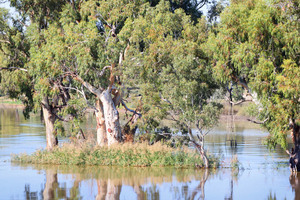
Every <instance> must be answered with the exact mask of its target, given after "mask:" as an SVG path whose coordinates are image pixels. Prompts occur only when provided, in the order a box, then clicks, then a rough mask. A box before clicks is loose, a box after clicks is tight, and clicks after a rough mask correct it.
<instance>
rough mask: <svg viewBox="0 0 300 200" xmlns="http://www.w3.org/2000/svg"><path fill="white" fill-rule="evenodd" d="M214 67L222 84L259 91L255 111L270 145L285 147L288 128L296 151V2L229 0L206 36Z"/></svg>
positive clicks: (298, 44)
mask: <svg viewBox="0 0 300 200" xmlns="http://www.w3.org/2000/svg"><path fill="white" fill-rule="evenodd" d="M210 44H211V51H212V54H213V57H214V71H215V75H216V76H218V78H219V80H221V81H222V82H224V83H226V82H231V81H232V82H236V83H240V84H242V85H244V86H245V87H246V88H247V89H248V90H249V91H250V93H252V94H253V93H256V94H257V100H258V101H257V108H256V109H255V110H256V114H257V116H258V119H260V120H261V122H260V123H262V124H263V126H264V127H266V128H267V129H268V131H269V132H270V137H269V138H268V142H269V144H272V145H276V144H278V143H279V144H280V145H281V146H282V147H283V148H286V147H287V146H286V136H287V131H288V130H290V128H292V131H291V135H292V138H293V142H294V145H295V148H296V151H297V152H298V151H299V142H300V140H299V139H300V133H299V117H300V116H299V113H300V110H299V108H300V106H299V98H300V93H299V89H298V88H299V75H300V74H299V72H300V71H299V52H300V51H299V48H300V37H299V2H298V1H294V0H288V1H281V0H274V1H265V0H255V1H252V0H251V1H250V0H249V1H239V0H235V1H231V3H230V6H228V7H227V8H226V9H225V11H224V12H223V13H222V15H221V22H220V24H219V27H218V29H217V34H214V35H212V36H211V37H210Z"/></svg>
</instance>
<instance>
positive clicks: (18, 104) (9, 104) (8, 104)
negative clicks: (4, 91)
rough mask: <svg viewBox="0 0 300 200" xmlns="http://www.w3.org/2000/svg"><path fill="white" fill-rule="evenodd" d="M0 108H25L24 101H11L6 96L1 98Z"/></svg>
mask: <svg viewBox="0 0 300 200" xmlns="http://www.w3.org/2000/svg"><path fill="white" fill-rule="evenodd" d="M0 108H24V105H23V104H22V101H20V100H16V99H10V98H8V97H6V96H3V97H0Z"/></svg>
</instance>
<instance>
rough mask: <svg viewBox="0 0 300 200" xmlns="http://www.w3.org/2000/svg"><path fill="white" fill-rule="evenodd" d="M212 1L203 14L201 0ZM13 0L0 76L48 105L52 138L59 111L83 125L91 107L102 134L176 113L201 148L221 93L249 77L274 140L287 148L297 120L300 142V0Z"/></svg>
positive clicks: (3, 25) (13, 90) (5, 18)
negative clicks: (13, 11) (122, 121)
mask: <svg viewBox="0 0 300 200" xmlns="http://www.w3.org/2000/svg"><path fill="white" fill-rule="evenodd" d="M209 3H212V4H211V5H212V6H211V9H210V10H209V12H208V13H209V16H207V19H208V20H206V19H205V17H204V16H202V12H201V11H200V8H201V7H203V6H204V5H206V4H209ZM10 5H11V6H12V7H14V8H15V9H16V11H17V13H18V15H15V16H10V15H9V14H8V11H7V10H5V9H3V8H2V9H1V10H0V15H1V17H0V31H1V32H0V37H1V38H0V50H1V57H0V58H1V64H0V65H1V66H0V69H1V70H0V78H1V79H0V81H1V84H0V85H1V86H0V87H1V90H2V91H3V92H5V93H7V94H9V95H10V96H11V97H13V98H19V99H21V100H22V101H23V102H24V104H25V106H26V109H25V112H24V113H25V114H26V115H28V113H29V112H30V111H32V110H35V111H39V110H42V113H43V117H44V121H45V124H46V136H47V148H48V149H52V148H53V147H54V146H55V145H57V134H58V133H62V132H63V125H62V122H69V123H70V124H72V125H71V129H72V131H73V132H80V131H81V130H80V126H79V125H80V120H81V119H82V116H83V114H84V112H85V110H86V109H87V108H92V109H94V111H95V117H96V121H97V142H98V144H99V145H107V144H108V145H111V144H114V143H119V142H122V141H124V140H125V141H131V140H132V138H133V137H134V132H135V130H136V129H137V127H139V129H140V131H141V132H151V131H155V130H157V128H158V127H159V126H160V123H161V121H162V120H163V119H169V120H172V121H174V122H175V124H176V128H177V129H178V130H180V131H181V132H183V133H188V135H189V136H190V140H191V141H193V142H194V144H195V145H196V147H197V149H198V150H199V152H200V153H201V155H203V156H204V157H203V158H204V159H205V151H204V148H203V145H204V137H205V135H206V134H207V130H209V129H210V128H211V127H213V126H214V125H215V124H216V123H217V121H218V117H219V114H220V110H221V105H220V104H219V103H218V102H216V101H215V98H214V97H215V94H216V93H217V92H218V91H219V90H221V89H226V88H227V90H228V91H230V92H231V91H232V88H233V86H236V85H241V86H242V87H244V89H245V90H246V91H248V93H249V94H250V95H252V97H253V99H254V101H255V108H254V109H253V111H255V112H253V113H252V114H253V115H255V116H256V117H257V119H258V120H260V122H261V123H262V124H263V126H264V127H266V128H267V129H268V130H269V132H270V137H269V139H268V142H269V144H274V145H275V144H277V143H279V144H281V146H282V147H283V148H286V136H287V132H288V131H290V130H292V138H293V140H294V144H295V148H296V150H297V151H298V150H299V144H300V133H299V125H298V124H299V113H300V112H299V98H300V95H299V89H298V88H299V85H300V79H299V76H300V70H299V52H300V51H299V43H300V39H299V38H300V37H299V2H298V1H297V0H287V1H283V0H272V1H265V0H248V1H240V0H232V1H231V2H230V3H229V5H228V6H227V7H225V8H224V5H222V4H221V3H220V2H219V3H217V2H215V1H213V2H209V1H207V0H202V1H194V0H186V1H177V0H174V1H173V0H169V1H167V0H166V1H164V0H160V1H159V0H157V1H150V0H149V1H147V0H135V1H129V0H125V1H124V0H116V1H104V0H103V1H102V0H89V1H81V0H79V1H73V0H71V1H59V0H57V1H54V0H52V1H42V0H36V1H27V0H26V1H19V0H11V1H10ZM223 9H224V10H223ZM220 13H221V16H220V20H217V21H214V19H216V17H217V16H218V15H219V14H220ZM230 101H234V99H233V97H232V96H231V99H230ZM129 105H130V106H131V107H130V106H129ZM120 109H124V110H126V116H127V117H128V120H127V122H126V123H125V124H124V125H121V124H120V119H119V118H120V117H119V110H120ZM192 127H196V128H197V131H198V133H199V134H198V142H196V139H195V138H194V134H192Z"/></svg>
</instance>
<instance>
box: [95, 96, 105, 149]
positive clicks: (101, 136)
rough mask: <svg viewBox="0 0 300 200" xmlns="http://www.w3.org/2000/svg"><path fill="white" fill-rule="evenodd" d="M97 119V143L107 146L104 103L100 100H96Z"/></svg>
mask: <svg viewBox="0 0 300 200" xmlns="http://www.w3.org/2000/svg"><path fill="white" fill-rule="evenodd" d="M96 109H97V111H96V113H95V114H96V121H97V144H98V145H99V146H105V145H106V144H107V136H106V128H105V119H104V113H103V105H102V102H101V101H100V100H97V101H96Z"/></svg>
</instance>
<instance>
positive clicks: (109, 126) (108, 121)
mask: <svg viewBox="0 0 300 200" xmlns="http://www.w3.org/2000/svg"><path fill="white" fill-rule="evenodd" d="M100 100H101V102H102V105H103V113H104V119H105V128H106V134H107V144H108V146H110V145H112V144H115V143H119V142H121V141H122V140H123V139H122V133H121V127H120V122H119V112H118V110H117V109H116V106H115V104H114V102H113V99H112V97H111V94H110V92H109V90H105V91H103V92H102V93H101V95H100Z"/></svg>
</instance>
